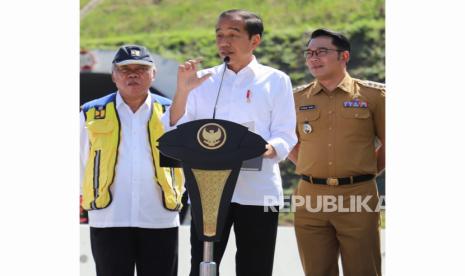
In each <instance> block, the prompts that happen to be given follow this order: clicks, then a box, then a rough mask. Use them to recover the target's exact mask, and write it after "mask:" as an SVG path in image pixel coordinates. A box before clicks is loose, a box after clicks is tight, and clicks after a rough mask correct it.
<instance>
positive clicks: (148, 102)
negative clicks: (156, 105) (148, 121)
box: [115, 91, 152, 110]
mask: <svg viewBox="0 0 465 276" xmlns="http://www.w3.org/2000/svg"><path fill="white" fill-rule="evenodd" d="M115 101H116V108H117V109H119V108H121V106H124V105H126V106H127V108H129V106H128V105H127V104H126V103H125V102H124V101H123V97H121V94H120V92H119V91H118V92H116V100H115ZM151 103H152V95H151V93H150V91H149V93H148V95H147V98H146V99H145V101H144V103H143V104H142V105H141V106H140V107H139V109H141V108H143V107H144V106H147V108H148V109H149V110H150V107H151Z"/></svg>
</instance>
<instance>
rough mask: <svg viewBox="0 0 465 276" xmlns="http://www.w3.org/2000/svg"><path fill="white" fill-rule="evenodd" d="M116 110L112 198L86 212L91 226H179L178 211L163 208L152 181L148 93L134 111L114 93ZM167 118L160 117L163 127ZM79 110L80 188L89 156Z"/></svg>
mask: <svg viewBox="0 0 465 276" xmlns="http://www.w3.org/2000/svg"><path fill="white" fill-rule="evenodd" d="M116 110H117V112H118V115H119V119H120V121H121V141H120V144H119V150H118V161H117V164H116V171H115V179H114V183H113V184H112V185H111V188H110V190H111V194H112V197H113V200H112V202H111V203H110V205H109V206H108V207H106V208H104V209H100V210H92V211H89V224H90V226H92V227H141V228H170V227H176V226H179V215H178V212H173V211H168V210H166V209H165V208H164V207H163V202H162V193H161V188H160V186H159V185H158V184H157V183H156V182H155V180H154V176H155V172H154V167H153V161H152V152H151V149H150V144H149V140H148V134H147V123H148V120H149V119H150V116H151V114H152V104H151V95H150V93H149V95H148V97H147V99H146V100H145V102H144V103H143V104H142V106H141V107H140V108H139V109H138V110H137V112H136V113H133V112H132V110H131V108H130V107H129V106H128V105H127V104H126V103H125V102H124V101H123V99H122V98H121V95H120V94H119V92H118V93H117V95H116ZM167 119H168V117H166V116H163V117H162V122H163V124H164V125H165V129H167V130H168V129H169V128H168V126H169V122H168V120H167ZM87 135H88V134H87V129H86V128H85V119H84V114H83V113H82V112H81V151H80V156H81V160H80V164H81V191H82V179H83V176H84V168H85V165H86V162H87V158H88V155H89V140H88V136H87Z"/></svg>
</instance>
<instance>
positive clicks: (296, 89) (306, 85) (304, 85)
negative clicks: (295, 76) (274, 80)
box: [292, 82, 314, 93]
mask: <svg viewBox="0 0 465 276" xmlns="http://www.w3.org/2000/svg"><path fill="white" fill-rule="evenodd" d="M313 84H314V82H311V83H307V84H303V85H299V86H297V87H295V88H294V89H292V91H293V92H294V93H299V92H302V91H304V90H305V89H307V88H309V87H311V86H312V85H313Z"/></svg>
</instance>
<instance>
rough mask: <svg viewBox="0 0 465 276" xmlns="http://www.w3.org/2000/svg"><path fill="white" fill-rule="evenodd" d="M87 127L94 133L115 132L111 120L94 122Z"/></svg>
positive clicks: (87, 124) (87, 123)
mask: <svg viewBox="0 0 465 276" xmlns="http://www.w3.org/2000/svg"><path fill="white" fill-rule="evenodd" d="M86 127H87V129H88V130H89V131H90V132H93V133H107V132H110V131H112V130H113V128H114V127H115V124H114V123H113V122H111V121H110V120H92V121H89V122H86Z"/></svg>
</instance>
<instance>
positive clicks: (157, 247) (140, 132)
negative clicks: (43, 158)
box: [80, 45, 184, 276]
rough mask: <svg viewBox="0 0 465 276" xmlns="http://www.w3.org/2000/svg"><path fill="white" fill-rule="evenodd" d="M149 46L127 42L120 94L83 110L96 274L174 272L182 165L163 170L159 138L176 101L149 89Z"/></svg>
mask: <svg viewBox="0 0 465 276" xmlns="http://www.w3.org/2000/svg"><path fill="white" fill-rule="evenodd" d="M155 73H156V68H155V65H154V62H153V59H152V57H151V55H150V53H149V51H148V50H147V49H146V48H145V47H143V46H138V45H125V46H122V47H121V48H120V49H119V50H118V51H117V53H116V55H115V57H114V60H113V69H112V79H113V82H114V83H115V84H116V87H117V88H118V91H117V92H116V93H112V94H109V95H107V96H105V97H103V98H100V99H96V100H93V101H90V102H88V103H85V104H84V105H83V106H82V108H81V114H80V115H81V128H80V130H81V148H80V156H81V160H80V161H81V162H80V164H81V195H82V207H83V208H84V209H85V210H88V211H89V224H90V239H91V247H92V254H93V257H94V260H95V264H96V270H97V276H129V275H130V276H133V275H134V270H135V268H136V269H137V275H138V276H148V275H167V276H171V275H177V266H178V264H177V262H178V226H179V215H178V211H179V210H180V208H181V207H182V204H181V197H182V193H183V192H184V189H183V176H182V173H181V170H180V169H172V168H162V167H160V158H159V152H158V149H157V147H156V146H157V142H156V141H157V139H158V138H159V137H160V136H161V135H162V134H163V133H164V132H165V131H168V130H169V122H168V120H167V119H168V118H167V117H166V115H163V114H164V111H165V110H167V108H168V107H169V105H170V104H171V101H170V100H169V99H166V98H163V97H160V96H158V95H155V94H151V93H150V92H149V87H150V86H151V84H152V81H153V79H154V77H155Z"/></svg>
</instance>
